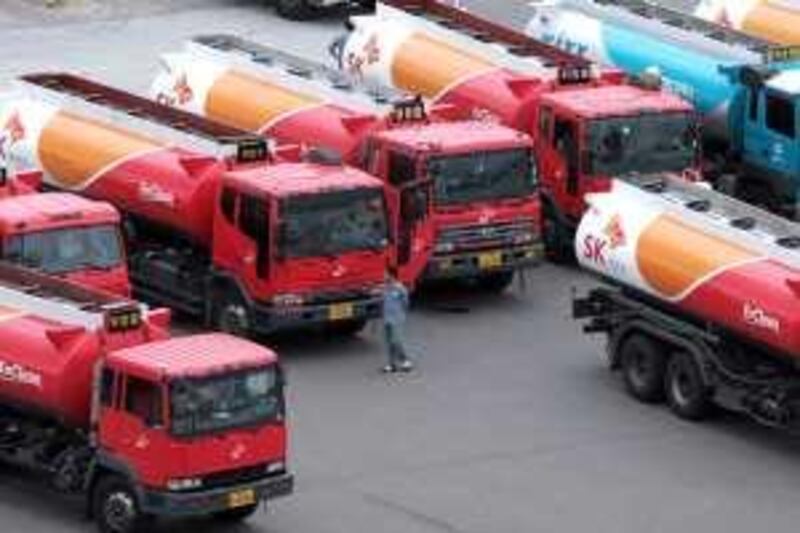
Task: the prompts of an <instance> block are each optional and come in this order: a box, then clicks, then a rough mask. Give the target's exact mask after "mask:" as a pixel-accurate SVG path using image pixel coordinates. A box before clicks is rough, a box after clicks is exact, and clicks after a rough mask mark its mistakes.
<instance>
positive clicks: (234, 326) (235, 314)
mask: <svg viewBox="0 0 800 533" xmlns="http://www.w3.org/2000/svg"><path fill="white" fill-rule="evenodd" d="M214 326H215V327H216V329H217V330H218V331H221V332H223V333H228V334H230V335H234V336H236V337H242V338H245V339H246V338H249V337H250V336H251V335H252V333H253V329H252V327H253V321H252V317H251V316H250V309H249V308H248V306H247V304H246V303H245V301H244V300H243V299H242V297H241V296H239V295H235V294H227V295H226V294H222V295H220V301H219V303H218V304H216V306H215V311H214Z"/></svg>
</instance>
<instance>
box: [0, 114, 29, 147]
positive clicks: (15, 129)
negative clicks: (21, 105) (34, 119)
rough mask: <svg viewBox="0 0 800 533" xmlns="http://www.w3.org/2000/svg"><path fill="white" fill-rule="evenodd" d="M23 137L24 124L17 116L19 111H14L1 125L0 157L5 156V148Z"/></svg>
mask: <svg viewBox="0 0 800 533" xmlns="http://www.w3.org/2000/svg"><path fill="white" fill-rule="evenodd" d="M24 138H25V126H24V125H23V124H22V119H21V118H20V116H19V111H14V113H12V115H11V116H10V117H8V120H7V121H6V123H5V124H4V125H3V132H2V134H0V157H2V159H5V158H6V150H8V149H9V148H11V147H12V146H14V144H15V143H16V142H18V141H21V140H22V139H24Z"/></svg>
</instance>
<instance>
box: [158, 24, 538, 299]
mask: <svg viewBox="0 0 800 533" xmlns="http://www.w3.org/2000/svg"><path fill="white" fill-rule="evenodd" d="M162 65H163V67H164V68H163V69H162V72H161V73H160V74H159V76H158V77H157V78H156V80H155V82H154V84H153V89H152V93H153V95H154V96H155V97H156V98H157V99H158V100H160V101H163V102H165V103H168V104H171V105H176V106H179V107H182V108H184V109H187V110H190V111H193V112H196V113H198V114H202V115H205V116H208V117H210V118H212V119H215V120H219V121H222V122H225V123H227V124H230V125H233V126H236V127H241V128H245V129H248V130H250V131H254V132H258V133H262V134H266V135H269V136H271V137H273V138H275V139H276V140H278V141H282V142H289V143H301V144H306V145H317V146H321V147H323V148H325V149H327V150H330V151H332V152H335V153H336V154H338V156H339V157H341V158H342V159H343V160H344V161H346V162H347V163H349V164H351V165H353V166H356V167H359V168H362V169H364V170H366V171H368V172H370V173H371V174H373V175H375V176H377V177H379V178H380V179H381V180H382V181H383V182H384V183H385V184H386V186H387V196H388V198H389V204H390V209H391V211H392V215H393V218H394V223H395V226H396V228H397V233H398V239H397V242H396V249H395V260H396V262H397V264H398V267H399V268H398V269H399V273H400V277H401V279H402V280H403V282H404V283H406V284H408V285H414V284H415V283H416V282H417V281H428V280H436V279H454V278H457V279H467V280H477V282H478V283H479V284H481V285H482V286H484V287H486V288H490V289H493V290H498V291H500V290H503V289H504V288H506V286H507V285H508V284H509V283H510V282H511V280H512V276H513V274H514V272H515V271H517V270H520V269H523V268H527V267H530V266H531V265H533V264H535V263H536V262H538V261H539V260H540V258H541V256H542V244H541V240H540V231H539V225H540V222H539V218H540V209H539V198H538V194H537V192H538V191H537V187H536V181H535V180H536V177H535V174H534V172H535V167H534V165H533V161H532V156H531V149H532V146H531V141H530V139H529V138H528V136H527V135H524V134H521V133H519V132H517V131H514V130H512V129H510V128H506V127H504V126H501V125H498V124H492V123H488V122H479V121H475V120H458V119H457V118H458V117H457V116H455V112H456V111H457V110H455V109H454V108H453V107H452V106H447V108H445V106H439V108H438V109H437V108H433V109H430V110H426V109H425V107H424V104H423V103H422V101H421V100H420V99H414V98H409V97H408V96H407V95H401V94H399V93H394V92H390V91H378V92H376V91H373V90H372V88H370V87H364V86H359V84H358V83H357V80H355V79H352V78H349V77H348V76H346V75H343V74H342V73H339V72H337V71H336V70H334V69H330V68H328V67H325V66H324V65H322V64H319V63H316V62H313V61H308V60H306V59H303V58H300V57H297V56H293V55H290V54H288V53H285V52H281V51H279V50H277V49H275V48H273V47H270V46H266V45H262V44H258V43H254V42H251V41H247V40H245V39H241V38H238V37H235V36H230V35H209V36H201V37H196V38H194V39H193V40H192V41H191V42H189V43H187V45H186V47H185V49H184V51H182V52H180V53H174V54H168V55H165V56H164V60H163V61H162ZM417 206H419V207H417Z"/></svg>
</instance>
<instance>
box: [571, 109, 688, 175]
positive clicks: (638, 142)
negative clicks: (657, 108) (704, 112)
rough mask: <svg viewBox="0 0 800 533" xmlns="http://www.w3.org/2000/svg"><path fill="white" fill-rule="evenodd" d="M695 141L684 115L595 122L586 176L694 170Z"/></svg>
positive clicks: (636, 117) (591, 130)
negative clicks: (690, 168) (692, 167)
mask: <svg viewBox="0 0 800 533" xmlns="http://www.w3.org/2000/svg"><path fill="white" fill-rule="evenodd" d="M696 147H697V145H696V138H695V134H694V126H693V123H692V118H691V116H689V115H687V114H685V113H671V114H654V113H650V114H645V115H640V116H631V117H614V118H605V119H600V120H593V121H591V122H590V123H589V127H588V148H589V154H590V156H591V157H590V161H591V168H590V169H585V172H586V173H591V174H599V175H604V176H619V175H623V174H628V173H630V172H642V173H647V172H680V171H682V170H685V169H687V168H689V167H691V166H692V164H693V162H694V157H695V150H696V149H697V148H696Z"/></svg>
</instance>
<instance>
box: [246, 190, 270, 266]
mask: <svg viewBox="0 0 800 533" xmlns="http://www.w3.org/2000/svg"><path fill="white" fill-rule="evenodd" d="M240 204H241V205H240V206H239V229H240V230H241V231H242V233H244V234H245V235H247V236H248V237H250V238H251V239H253V241H255V243H256V247H257V250H258V252H257V253H258V256H257V259H256V275H257V276H258V277H260V278H266V277H268V276H269V248H270V239H269V212H268V211H267V203H266V200H263V199H261V198H258V197H256V196H250V195H247V194H243V195H242V196H241V201H240Z"/></svg>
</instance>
